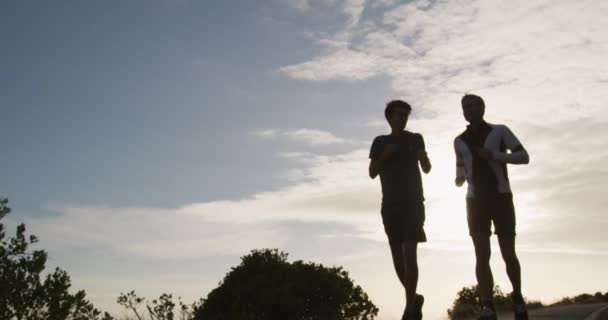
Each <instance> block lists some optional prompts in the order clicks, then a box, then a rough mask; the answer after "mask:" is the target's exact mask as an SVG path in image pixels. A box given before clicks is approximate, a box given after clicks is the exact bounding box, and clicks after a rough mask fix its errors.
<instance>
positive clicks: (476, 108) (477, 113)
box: [462, 99, 484, 123]
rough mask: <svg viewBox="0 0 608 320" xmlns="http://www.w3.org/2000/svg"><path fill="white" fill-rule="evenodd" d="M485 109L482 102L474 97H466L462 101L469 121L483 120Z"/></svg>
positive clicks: (465, 116)
mask: <svg viewBox="0 0 608 320" xmlns="http://www.w3.org/2000/svg"><path fill="white" fill-rule="evenodd" d="M483 111H484V110H483V107H482V106H481V104H480V103H478V102H477V101H476V100H474V99H464V101H462V114H463V116H464V119H465V120H466V121H467V122H469V123H471V122H480V121H481V120H483Z"/></svg>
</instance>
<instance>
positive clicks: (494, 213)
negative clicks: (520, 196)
mask: <svg viewBox="0 0 608 320" xmlns="http://www.w3.org/2000/svg"><path fill="white" fill-rule="evenodd" d="M467 221H468V223H469V234H470V235H474V234H479V233H482V234H484V233H485V234H487V235H488V236H490V235H491V234H492V229H491V224H492V222H493V223H494V233H495V234H497V235H499V236H500V235H505V236H509V235H511V236H515V208H514V207H513V195H512V194H510V193H498V194H495V195H492V196H488V197H483V198H481V199H478V198H467Z"/></svg>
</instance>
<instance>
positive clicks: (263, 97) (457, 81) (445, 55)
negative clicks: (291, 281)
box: [0, 0, 608, 320]
mask: <svg viewBox="0 0 608 320" xmlns="http://www.w3.org/2000/svg"><path fill="white" fill-rule="evenodd" d="M607 13H608V7H607V5H606V4H605V3H603V2H602V1H593V0H590V1H579V2H576V3H574V2H571V1H565V0H564V1H548V0H538V1H510V2H503V1H493V0H491V1H490V0H487V1H396V0H376V1H372V0H289V1H278V0H276V1H275V0H269V1H223V2H221V3H220V2H210V1H191V0H158V1H156V0H150V1H141V0H132V1H54V2H52V3H50V2H45V3H42V2H38V3H33V2H26V1H5V2H3V3H2V4H0V40H1V42H2V50H0V115H1V116H0V137H2V141H4V144H3V146H4V151H5V152H4V155H3V156H2V158H0V168H2V170H3V171H2V172H3V174H2V183H1V184H0V195H2V196H5V197H8V198H9V199H10V203H11V207H12V208H13V213H12V214H11V215H10V216H9V217H8V218H7V223H9V224H14V223H17V222H20V221H25V222H26V224H27V225H28V226H29V229H30V231H32V232H33V233H34V234H37V235H39V236H40V237H41V240H42V242H41V247H43V248H44V249H46V250H48V251H49V253H50V257H51V258H50V262H49V263H50V265H52V266H55V265H58V266H61V267H62V268H64V269H66V270H68V272H69V273H70V275H71V276H72V278H73V281H74V285H75V286H76V287H78V288H83V289H85V290H86V291H87V293H88V295H89V296H90V297H91V299H92V301H93V302H94V303H96V304H97V305H98V306H100V307H102V308H104V309H106V310H110V311H115V310H118V309H117V306H116V305H115V303H114V301H115V298H116V296H117V295H118V294H119V293H120V292H125V291H128V290H131V289H135V290H137V291H138V292H141V293H143V294H144V295H146V296H147V297H152V296H154V295H156V296H158V295H159V294H160V293H161V292H167V291H170V292H173V293H174V294H176V295H181V296H183V297H184V298H186V299H185V300H186V301H187V300H194V299H197V298H198V297H201V296H204V295H205V294H206V293H207V292H208V291H209V290H211V289H212V288H213V287H214V286H215V285H216V284H217V282H218V281H219V280H220V279H221V277H222V276H223V275H224V274H225V272H226V271H227V270H228V269H229V267H230V266H232V265H235V264H236V263H238V257H239V256H241V255H243V254H246V253H247V252H248V251H249V250H251V249H254V248H260V247H279V248H281V249H283V250H286V251H288V252H289V253H290V254H291V256H292V258H293V259H304V260H313V261H317V262H322V263H326V264H337V265H343V266H345V268H346V269H347V270H351V272H352V275H353V277H354V279H355V280H356V281H357V282H358V283H360V284H361V285H362V286H363V287H364V289H366V291H368V292H369V293H370V296H371V298H372V300H373V301H374V302H376V304H378V305H379V306H380V308H381V319H387V320H388V319H393V318H397V317H398V316H399V313H400V311H401V309H402V305H401V304H402V301H401V299H402V297H401V292H400V289H399V287H398V282H397V279H396V277H395V276H394V275H393V274H392V267H391V262H390V255H389V251H388V246H387V245H386V240H385V236H384V234H383V231H382V227H381V222H380V220H379V219H380V218H379V215H378V209H379V201H380V194H379V192H380V189H379V182H378V181H372V180H370V179H369V178H368V177H367V175H366V169H367V168H366V167H367V161H368V160H367V153H368V148H369V145H370V143H371V140H372V139H373V138H374V137H375V136H376V135H379V134H383V133H386V132H387V131H388V128H387V126H386V125H385V123H384V119H383V114H382V111H383V108H384V103H385V102H387V101H388V100H390V99H393V98H402V99H405V100H407V101H408V102H410V103H411V104H412V106H413V107H414V117H413V119H411V121H410V123H409V124H408V128H409V129H410V130H412V131H416V132H420V133H422V134H423V135H424V136H425V139H426V143H427V147H428V152H429V156H430V158H431V161H432V162H433V165H434V168H433V171H432V172H431V174H430V175H428V176H425V177H424V184H425V192H426V197H427V213H428V214H427V225H426V226H427V234H428V236H429V242H428V243H427V244H425V245H423V246H422V247H421V253H420V256H421V261H420V263H421V272H422V278H421V282H420V287H421V291H422V292H423V293H425V294H427V296H429V297H428V299H427V301H428V304H427V305H428V306H429V311H428V312H427V313H426V314H427V315H429V316H430V317H434V318H437V319H439V318H440V317H441V316H444V315H445V309H447V308H448V307H449V304H450V302H451V300H452V299H453V297H454V295H455V293H456V291H457V290H458V289H459V288H460V287H462V286H464V285H470V284H472V283H474V274H473V269H472V263H473V255H472V251H471V249H472V248H471V244H470V240H469V239H468V236H467V231H466V224H465V220H464V194H463V191H464V190H463V189H456V188H455V187H453V183H452V181H453V175H454V156H453V154H452V153H453V151H452V139H453V137H454V136H455V135H456V134H458V133H459V132H460V131H462V129H463V128H464V126H465V123H464V120H463V119H462V116H461V114H460V108H459V99H460V97H461V96H462V94H463V93H465V92H474V93H477V94H480V95H481V96H483V97H484V98H485V99H486V103H487V105H488V108H487V111H486V115H487V119H488V121H490V122H492V123H505V124H507V125H509V126H510V127H511V129H512V130H513V131H514V132H515V133H516V134H517V135H518V137H519V138H520V140H522V142H523V143H524V145H525V146H526V148H527V149H528V151H529V152H530V155H531V164H530V165H528V166H518V167H512V168H511V169H510V175H511V180H512V187H513V189H514V192H515V203H516V208H517V212H518V231H519V234H520V236H519V237H518V239H519V240H518V244H519V247H520V250H521V259H522V264H523V266H524V290H526V288H527V289H528V290H527V295H528V296H530V297H533V298H537V299H543V300H546V301H551V300H552V299H557V298H559V297H561V296H563V295H571V294H576V293H579V291H580V292H583V291H587V292H592V291H593V292H594V291H598V290H603V291H605V288H606V286H607V285H608V283H606V282H605V277H603V276H602V273H601V272H600V270H605V269H606V267H608V247H607V245H606V244H607V243H608V236H607V234H608V233H606V232H605V230H606V228H608V220H606V218H605V214H604V211H605V209H604V208H605V207H606V205H608V203H607V202H606V199H605V197H604V193H605V190H606V187H607V185H606V184H607V183H606V182H605V181H608V180H606V179H605V178H606V176H607V175H608V171H606V170H605V163H606V161H607V160H608V153H607V152H606V151H605V150H608V143H607V140H606V139H605V136H606V134H607V133H608V126H607V124H608V113H607V112H606V111H605V108H604V107H603V102H604V101H606V100H607V99H608V96H607V94H608V90H607V89H608V87H607V84H608V77H607V76H606V74H608V70H607V67H606V64H605V63H604V60H605V56H606V54H607V53H608V47H606V43H607V42H608V41H607V40H608V34H607V33H606V31H605V30H608V25H607V22H606V20H605V19H604V18H603V17H604V16H605V15H606V14H607ZM493 259H494V261H493V263H494V264H495V268H496V271H495V274H496V277H497V282H498V283H499V284H500V285H501V286H502V287H503V288H505V289H506V290H507V291H508V290H510V286H509V285H508V282H507V281H506V275H503V274H502V273H503V272H502V270H503V267H502V265H501V264H500V261H499V260H497V259H499V255H494V258H493ZM370 261H374V262H375V263H373V264H372V265H370ZM446 263H450V265H452V266H453V272H452V273H451V274H449V275H447V276H445V277H444V278H442V279H438V277H439V276H438V274H442V269H441V266H442V265H446ZM548 264H549V265H560V266H562V267H563V268H562V269H561V270H553V269H552V270H550V271H547V270H546V269H547V265H548ZM560 272H568V274H570V275H571V276H572V277H575V278H573V279H572V281H571V282H567V283H558V284H556V283H554V282H553V281H552V279H554V278H556V277H560V274H562V273H560ZM598 278H599V279H598ZM602 281H604V283H602ZM526 283H529V285H526Z"/></svg>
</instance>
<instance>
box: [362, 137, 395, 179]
mask: <svg viewBox="0 0 608 320" xmlns="http://www.w3.org/2000/svg"><path fill="white" fill-rule="evenodd" d="M396 151H397V145H394V144H388V145H386V146H385V147H384V150H383V151H382V154H381V155H380V157H378V158H377V159H372V160H371V161H370V162H369V177H370V178H372V179H374V178H376V176H378V174H380V172H382V170H383V169H384V164H385V163H386V160H387V159H388V158H389V157H390V156H391V155H392V154H393V153H395V152H396Z"/></svg>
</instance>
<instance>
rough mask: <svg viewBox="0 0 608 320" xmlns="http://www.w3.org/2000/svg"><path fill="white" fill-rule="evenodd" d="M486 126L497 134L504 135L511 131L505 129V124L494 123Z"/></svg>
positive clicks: (507, 128)
mask: <svg viewBox="0 0 608 320" xmlns="http://www.w3.org/2000/svg"><path fill="white" fill-rule="evenodd" d="M488 125H489V126H490V127H491V128H492V129H493V130H496V132H497V133H499V134H504V133H506V132H508V131H510V130H511V129H509V127H507V125H505V124H496V123H488Z"/></svg>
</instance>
